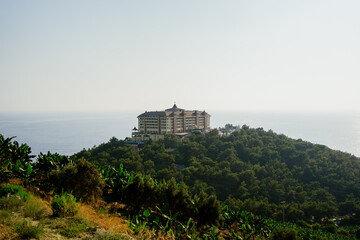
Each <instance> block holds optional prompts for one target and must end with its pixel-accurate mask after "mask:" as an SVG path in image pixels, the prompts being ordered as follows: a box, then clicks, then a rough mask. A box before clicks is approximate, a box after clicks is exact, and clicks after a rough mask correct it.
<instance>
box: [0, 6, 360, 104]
mask: <svg viewBox="0 0 360 240" xmlns="http://www.w3.org/2000/svg"><path fill="white" fill-rule="evenodd" d="M359 12H360V1H358V0H353V1H347V0H341V1H340V0H339V1H331V0H324V1H317V0H305V1H304V0H298V1H296V0H294V1H289V0H284V1H269V0H263V1H239V0H236V1H211V0H204V1H197V0H191V1H186V0H181V1H169V0H166V1H165V0H164V1H156V0H154V1H149V0H144V1H119V0H116V1H90V0H86V1H85V0H84V1H80V0H77V1H47V0H43V1H37V0H34V1H16V0H0V91H1V93H0V111H20V110H21V111H23V110H26V111H43V110H54V111H88V110H129V109H134V110H138V109H139V110H145V109H148V110H162V109H165V108H168V107H171V106H172V104H173V103H174V101H176V103H177V105H178V106H179V107H185V108H188V109H200V110H202V109H206V110H219V109H223V110H245V109H246V110H247V109H253V110H264V109H266V110H289V109H293V110H352V111H355V110H356V111H359V110H360V14H359Z"/></svg>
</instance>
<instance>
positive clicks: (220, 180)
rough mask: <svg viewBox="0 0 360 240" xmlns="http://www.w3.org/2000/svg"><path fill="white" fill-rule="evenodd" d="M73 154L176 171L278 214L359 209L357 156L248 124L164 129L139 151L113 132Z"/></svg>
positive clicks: (195, 185)
mask: <svg viewBox="0 0 360 240" xmlns="http://www.w3.org/2000/svg"><path fill="white" fill-rule="evenodd" d="M227 127H228V128H229V127H230V128H231V127H232V126H231V125H228V126H227ZM76 156H77V157H84V158H85V159H87V160H88V161H90V162H92V163H94V164H100V165H104V164H110V165H112V166H119V165H120V164H123V165H124V168H125V169H126V170H128V171H136V172H142V173H144V174H149V175H151V176H152V177H154V178H155V179H159V180H161V179H165V180H170V179H171V178H172V177H174V178H175V179H176V180H177V181H178V182H184V183H185V184H186V185H188V186H189V187H190V190H191V192H192V193H193V194H199V193H200V192H202V191H204V192H206V193H207V194H210V195H211V194H215V195H216V196H217V197H218V199H219V200H221V201H223V202H224V203H226V204H227V205H228V206H230V207H231V208H233V209H246V210H248V211H251V212H253V213H255V214H257V215H262V216H266V217H271V218H273V219H277V220H282V219H283V218H285V220H286V221H292V222H296V221H298V220H305V221H308V222H312V221H315V222H319V221H321V220H323V219H324V218H332V217H334V216H345V215H349V214H353V213H356V212H359V210H360V159H359V158H357V157H355V156H353V155H351V154H347V153H343V152H340V151H334V150H331V149H329V148H328V147H326V146H323V145H318V144H312V143H309V142H306V141H303V140H301V139H298V140H294V139H291V138H288V137H286V136H285V135H279V134H276V133H274V132H273V131H271V130H270V131H265V130H263V129H261V128H258V129H252V128H249V127H248V126H246V125H245V126H243V127H241V128H240V129H238V130H236V131H234V132H232V133H231V134H227V135H219V132H218V130H212V131H211V132H209V133H207V134H203V133H195V134H192V135H191V136H188V137H186V138H184V139H183V140H182V141H179V138H178V137H176V136H175V135H167V136H166V137H165V139H164V140H161V141H154V142H149V143H147V144H145V145H144V146H143V147H142V148H141V149H140V150H139V151H136V149H134V148H132V147H128V146H126V142H125V141H122V140H118V139H116V138H112V139H110V141H109V142H108V143H104V144H101V145H99V146H96V147H93V148H92V149H89V150H85V149H84V150H82V151H81V152H79V153H77V154H76ZM284 213H285V214H284Z"/></svg>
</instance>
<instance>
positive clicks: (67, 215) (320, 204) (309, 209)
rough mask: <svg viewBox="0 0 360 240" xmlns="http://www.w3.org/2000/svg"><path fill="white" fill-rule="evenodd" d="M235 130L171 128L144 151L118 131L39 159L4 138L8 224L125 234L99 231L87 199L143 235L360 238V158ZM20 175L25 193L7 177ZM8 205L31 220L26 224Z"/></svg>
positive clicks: (17, 234) (0, 209)
mask: <svg viewBox="0 0 360 240" xmlns="http://www.w3.org/2000/svg"><path fill="white" fill-rule="evenodd" d="M228 127H229V126H228ZM232 130H235V131H234V132H233V133H231V134H230V133H229V134H227V135H221V136H220V135H219V133H218V132H217V131H216V130H214V131H211V132H210V133H208V134H201V133H196V134H193V135H191V136H189V137H186V138H184V139H183V140H182V141H179V139H177V137H175V136H173V135H168V136H166V138H165V139H164V140H162V141H156V142H149V143H147V144H145V145H144V147H143V148H142V149H140V150H139V151H136V150H135V149H133V148H130V147H127V146H126V145H125V142H124V141H120V140H117V139H116V138H112V139H110V141H109V142H108V143H105V144H101V145H100V146H98V147H94V148H92V149H89V150H83V151H81V152H80V153H78V154H76V156H73V157H66V156H61V155H59V154H56V153H55V154H52V153H50V152H48V153H47V154H40V155H39V156H38V157H37V159H36V160H35V161H34V162H31V161H29V159H31V157H30V153H31V152H30V151H28V150H29V148H28V147H26V145H21V146H22V147H21V146H20V147H19V146H18V144H17V143H16V142H13V141H12V139H11V138H8V139H5V138H3V137H2V138H1V141H2V142H1V149H0V156H1V158H0V163H1V166H0V167H1V169H0V171H1V172H2V173H4V174H5V175H4V176H7V177H6V178H1V179H0V180H1V182H2V183H3V184H2V185H1V187H0V193H1V194H2V196H3V197H1V198H0V217H1V222H0V228H3V226H5V229H8V230H9V229H10V230H9V231H10V232H9V234H10V235H11V234H13V235H12V236H14V237H13V238H24V239H25V238H26V237H27V236H28V235H26V234H27V233H26V232H29V236H30V235H31V234H32V235H31V236H30V237H29V238H42V237H43V233H42V232H43V230H44V229H48V228H52V229H54V230H56V232H57V233H58V234H60V235H61V236H64V237H70V238H73V237H79V238H84V239H97V238H98V239H122V238H123V236H120V235H117V234H116V233H114V234H112V233H111V232H106V233H101V232H100V233H99V232H96V230H94V228H95V226H96V225H95V223H94V221H95V220H94V218H93V220H92V221H89V220H87V219H86V218H84V217H80V216H79V208H80V207H81V205H80V203H78V202H77V201H76V199H79V200H80V201H81V202H82V204H84V205H86V204H89V203H91V204H92V205H93V206H94V207H95V209H97V212H98V213H92V214H120V215H122V216H126V218H127V225H128V231H129V232H130V233H131V234H132V235H134V236H137V237H139V238H149V239H151V238H153V239H174V238H175V239H268V238H271V239H356V237H358V236H359V235H360V227H359V221H360V220H359V219H360V218H359V217H360V211H359V209H360V207H359V206H360V205H359V201H360V196H359V194H360V191H359V190H360V185H359V184H360V181H359V180H360V179H359V178H360V175H359V171H360V170H359V169H360V168H359V167H360V160H359V159H358V158H356V157H354V156H352V155H350V154H345V153H341V152H338V151H333V150H330V149H328V148H326V147H325V146H321V145H314V144H311V143H307V142H304V141H302V140H293V139H290V138H287V137H286V136H284V135H277V134H275V133H273V132H272V131H264V130H262V129H250V128H248V127H247V126H243V127H242V128H239V129H237V128H233V129H232ZM16 146H17V147H16ZM19 148H23V150H21V151H23V152H24V149H27V151H25V152H26V154H25V155H21V157H18V158H17V161H16V162H14V161H12V157H13V156H12V155H11V154H12V153H11V152H12V150H11V151H10V150H9V149H17V151H20V150H19ZM10 153H11V154H10ZM26 169H27V170H26ZM14 178H16V179H20V180H19V181H20V184H22V185H23V186H25V187H26V188H25V190H24V188H22V187H21V186H18V185H14V184H12V185H11V184H4V183H8V182H9V181H11V182H14V181H13V179H14ZM19 181H18V182H19ZM29 191H32V192H33V193H34V194H37V195H38V196H41V197H42V198H43V199H44V201H46V199H48V200H49V199H52V201H51V209H52V215H53V216H56V217H52V218H50V214H51V213H47V211H46V210H45V209H46V206H45V205H44V203H43V202H42V201H38V200H37V199H36V198H34V197H33V195H32V194H30V195H29V194H28V192H29ZM21 192H22V193H21ZM68 192H69V193H71V194H69V193H68ZM26 195H27V196H28V197H25V196H26ZM12 196H13V197H12ZM48 200H47V201H48ZM20 206H24V207H23V208H22V207H20ZM30 209H32V210H30ZM10 210H11V211H15V212H16V215H21V216H24V217H25V216H27V217H30V220H26V221H20V222H19V221H18V220H16V218H14V217H13V214H10V213H9V211H10ZM91 211H93V210H91ZM100 212H101V213H100ZM110 212H111V213H110ZM339 215H346V216H345V219H344V220H342V221H341V222H340V224H339V223H337V224H335V222H333V221H332V220H331V219H332V218H333V217H335V216H339ZM96 216H100V215H96ZM107 216H108V217H109V218H110V217H111V216H110V215H107ZM34 219H38V220H40V224H34V222H32V221H34ZM29 222H31V224H29ZM11 226H15V227H11ZM20 226H23V227H22V229H23V231H24V232H21V231H20V228H21V227H20ZM11 229H12V230H11ZM36 229H37V230H36ZM11 231H12V232H11ZM94 231H95V232H94ZM30 232H33V233H30ZM89 234H90V235H89ZM125 239H126V238H125Z"/></svg>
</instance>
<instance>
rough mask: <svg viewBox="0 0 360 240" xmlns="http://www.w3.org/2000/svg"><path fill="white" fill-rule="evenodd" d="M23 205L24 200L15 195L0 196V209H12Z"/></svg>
mask: <svg viewBox="0 0 360 240" xmlns="http://www.w3.org/2000/svg"><path fill="white" fill-rule="evenodd" d="M23 205H24V201H22V200H21V199H19V198H17V197H2V198H0V209H1V210H14V209H18V208H19V207H20V206H23Z"/></svg>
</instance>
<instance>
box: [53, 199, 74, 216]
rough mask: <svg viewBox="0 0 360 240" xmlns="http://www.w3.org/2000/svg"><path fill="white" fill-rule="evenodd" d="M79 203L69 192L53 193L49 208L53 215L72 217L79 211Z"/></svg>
mask: <svg viewBox="0 0 360 240" xmlns="http://www.w3.org/2000/svg"><path fill="white" fill-rule="evenodd" d="M79 207H80V203H77V202H76V198H75V197H74V196H73V195H71V194H69V193H63V194H61V195H57V194H56V195H55V196H54V199H53V200H52V202H51V209H52V211H53V215H54V216H55V217H72V216H75V215H76V214H77V213H78V211H79Z"/></svg>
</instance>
